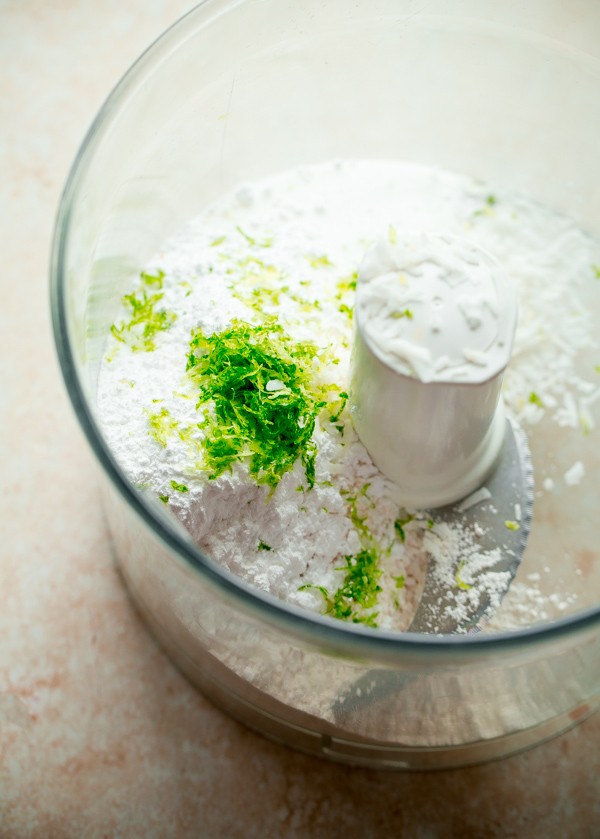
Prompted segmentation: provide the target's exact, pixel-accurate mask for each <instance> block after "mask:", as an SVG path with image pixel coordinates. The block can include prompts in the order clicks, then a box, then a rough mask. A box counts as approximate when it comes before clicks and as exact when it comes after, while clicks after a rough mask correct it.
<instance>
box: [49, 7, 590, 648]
mask: <svg viewBox="0 0 600 839" xmlns="http://www.w3.org/2000/svg"><path fill="white" fill-rule="evenodd" d="M241 3H243V0H202V2H200V3H199V4H198V5H197V6H195V7H194V8H192V9H191V10H190V11H188V12H187V13H186V14H185V15H183V16H182V17H181V18H179V19H178V20H177V21H176V22H175V23H173V24H172V25H171V26H170V27H168V28H167V29H166V30H165V31H164V32H163V33H162V34H161V35H159V36H158V38H156V39H155V40H154V41H153V42H152V43H151V44H150V45H149V46H148V47H147V48H146V49H145V50H144V51H143V52H142V53H141V55H140V56H139V57H138V58H137V59H136V60H135V61H134V63H133V64H132V65H131V66H130V67H129V69H128V70H127V71H126V72H125V73H124V75H123V76H122V77H121V78H120V80H119V81H118V82H117V84H116V85H115V86H114V88H113V89H112V91H111V92H110V93H109V94H108V96H107V98H106V99H105V101H104V103H103V104H102V106H101V108H100V109H99V111H98V113H97V115H96V116H95V118H94V120H93V121H92V123H91V125H90V127H89V128H88V130H87V132H86V133H85V135H84V138H83V140H82V142H81V145H80V147H79V149H78V151H77V154H76V156H75V159H74V161H73V163H72V165H71V168H70V170H69V174H68V177H67V180H66V183H65V186H64V188H63V191H62V194H61V197H60V201H59V205H58V209H57V213H56V217H55V223H54V232H53V239H52V245H51V254H50V308H51V317H52V327H53V334H54V344H55V349H56V353H57V356H58V360H59V364H60V368H61V372H62V376H63V380H64V383H65V386H66V390H67V393H68V396H69V399H70V401H71V405H72V407H73V409H74V411H75V415H76V417H77V420H78V422H79V424H80V426H81V428H82V430H83V432H84V434H85V436H86V438H87V441H88V444H89V445H90V447H91V449H92V451H93V452H94V454H95V456H96V458H97V460H98V462H99V465H100V467H101V470H102V472H103V474H104V476H105V477H106V478H108V482H109V484H110V485H111V486H112V488H113V489H115V490H117V492H118V493H119V494H120V496H121V497H122V499H123V500H124V501H125V502H126V504H127V506H128V507H129V508H130V510H131V511H132V512H133V513H135V514H136V516H137V517H138V518H140V519H141V520H142V521H143V523H144V525H145V526H147V527H148V528H149V530H150V532H151V534H152V536H153V537H154V538H156V539H158V540H159V541H161V542H162V543H163V544H164V545H165V546H166V547H167V548H168V549H169V551H170V553H171V555H172V556H174V557H175V558H176V559H177V560H178V561H179V562H181V563H183V565H184V566H185V568H187V569H188V570H189V571H191V572H192V573H196V574H199V575H200V576H201V577H203V578H204V581H205V582H208V583H209V584H210V585H211V586H213V587H214V588H215V589H216V590H217V591H218V592H219V593H220V594H221V595H222V596H224V597H225V598H229V599H231V600H233V601H235V604H236V606H239V607H240V608H241V609H242V611H244V612H245V613H247V614H251V615H254V616H255V617H257V618H258V619H259V620H260V621H262V622H267V623H269V624H271V625H272V626H274V627H276V628H280V629H283V630H285V631H286V632H289V633H291V634H292V635H294V636H296V637H299V638H301V639H304V640H305V641H312V642H314V643H316V644H318V645H319V646H320V647H322V646H323V645H324V644H326V645H327V647H328V649H332V648H335V649H337V650H339V651H342V652H344V653H346V654H352V655H369V656H370V657H375V658H377V659H379V660H397V658H398V656H402V657H403V658H406V657H411V656H417V657H420V656H422V655H423V654H430V655H432V656H433V655H435V654H439V655H443V656H444V657H448V655H449V654H451V655H450V658H452V659H455V660H466V659H467V658H469V659H470V658H472V657H473V656H480V655H482V654H483V653H486V654H489V653H492V652H494V651H495V652H498V653H500V652H505V653H509V652H512V653H517V652H523V651H525V650H526V649H527V648H529V647H531V646H535V647H539V646H540V645H543V644H546V643H548V644H552V643H554V642H558V641H563V640H565V639H566V638H567V637H570V636H573V635H584V634H587V632H588V631H591V630H594V629H597V628H598V627H600V605H598V606H590V607H587V608H586V609H584V610H582V611H580V612H577V613H573V614H570V615H567V616H564V617H560V618H557V619H556V620H554V621H552V622H549V623H545V624H539V625H535V626H529V627H523V628H520V629H518V630H512V631H502V632H497V633H492V634H489V635H488V634H485V633H483V634H482V633H474V634H461V635H428V634H419V633H410V632H397V631H392V630H386V629H372V628H369V627H365V626H362V625H359V624H352V623H345V622H341V621H336V620H335V619H333V618H329V617H327V616H324V615H316V614H313V613H312V612H308V611H306V610H303V609H301V608H300V607H297V606H295V605H293V604H288V603H285V602H283V601H280V600H278V599H276V598H275V597H274V596H271V595H269V594H267V593H266V592H262V591H260V590H257V589H254V588H252V587H251V586H249V585H248V584H247V583H246V582H245V581H244V580H242V579H241V578H238V577H235V576H234V575H233V574H231V573H230V572H228V571H226V570H225V569H223V568H221V567H220V566H218V565H217V563H215V562H214V561H213V560H211V559H210V557H208V556H207V555H206V554H204V553H203V552H202V551H201V550H200V549H199V548H198V547H196V546H195V545H194V543H193V542H192V540H191V537H189V538H187V539H186V538H185V537H184V536H183V535H182V533H181V531H180V529H179V527H177V526H175V524H171V523H170V522H169V521H168V520H167V519H166V517H165V519H164V521H160V520H159V517H158V516H157V515H155V514H154V512H153V507H154V504H153V502H149V500H148V499H147V498H145V497H144V496H143V495H142V493H140V492H139V491H138V490H136V489H135V488H134V486H133V485H132V484H131V483H130V482H129V480H128V479H127V477H126V475H125V473H124V472H123V470H122V469H121V467H120V466H119V464H118V463H117V461H116V460H115V458H114V456H113V454H112V453H111V451H110V449H109V447H108V446H107V444H106V443H105V441H104V439H103V436H102V434H101V432H100V428H99V426H98V423H97V422H96V419H95V417H94V414H93V411H92V410H91V409H90V406H89V404H88V400H87V398H86V395H85V389H84V387H83V385H82V382H81V380H80V378H79V375H78V372H77V364H76V354H75V350H74V347H73V344H72V341H71V338H70V332H69V316H68V311H67V294H66V283H67V278H66V270H65V266H66V254H67V252H68V248H69V238H70V233H71V226H70V224H71V209H72V206H73V203H74V201H75V199H76V198H77V194H78V186H79V184H80V183H81V181H82V180H83V178H84V175H85V174H86V172H87V170H88V167H89V164H90V161H91V160H92V159H93V156H94V152H95V150H96V149H97V148H98V146H99V145H100V143H101V141H102V137H103V135H104V133H105V132H106V131H107V130H108V128H109V127H110V124H111V121H112V119H113V118H114V117H115V115H117V114H118V112H119V105H120V103H121V101H122V100H123V99H124V98H125V97H126V96H127V95H128V94H129V93H131V92H132V91H133V90H134V88H135V86H136V84H137V83H138V82H140V81H142V80H143V78H144V74H145V72H146V71H149V70H150V69H151V68H152V66H153V65H154V63H155V61H156V59H157V58H158V56H159V55H160V54H161V53H162V54H163V55H166V53H167V52H168V51H169V50H171V49H176V48H177V47H178V46H179V45H181V44H182V43H183V42H184V41H185V40H187V38H188V37H191V36H192V35H193V34H194V33H195V32H197V31H198V30H199V29H201V28H202V27H204V26H206V25H209V24H210V22H211V21H212V20H214V19H215V18H216V17H220V16H221V15H222V14H225V13H229V12H231V11H232V10H233V9H235V7H236V6H238V5H241ZM207 12H209V14H206V13H207ZM203 18H205V19H204V20H203ZM499 28H500V29H502V28H503V27H502V26H500V27H499Z"/></svg>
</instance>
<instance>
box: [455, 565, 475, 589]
mask: <svg viewBox="0 0 600 839" xmlns="http://www.w3.org/2000/svg"><path fill="white" fill-rule="evenodd" d="M464 566H465V560H464V559H461V561H460V562H459V563H458V568H457V569H456V572H455V574H454V579H455V581H456V585H457V587H458V588H459V589H461V591H468V590H469V589H470V588H473V585H472V583H466V582H465V581H464V580H463V579H462V577H461V575H460V573H461V571H462V570H463V568H464Z"/></svg>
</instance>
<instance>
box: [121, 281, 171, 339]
mask: <svg viewBox="0 0 600 839" xmlns="http://www.w3.org/2000/svg"><path fill="white" fill-rule="evenodd" d="M164 276H165V275H164V272H163V271H158V273H156V274H149V273H148V272H146V271H142V273H141V274H140V278H141V280H142V286H141V288H139V289H138V290H137V291H134V292H132V293H131V294H126V295H125V296H124V297H123V298H122V302H123V305H124V306H125V308H127V309H130V310H131V318H130V320H129V321H127V322H125V321H121V323H119V324H116V323H113V325H112V326H111V328H110V331H111V332H112V334H113V336H114V337H115V338H116V339H117V341H120V342H121V343H123V344H128V345H129V347H130V348H131V349H132V351H133V352H152V350H155V349H156V344H155V340H154V339H155V337H156V335H157V334H158V333H159V332H164V331H165V330H167V329H169V328H170V327H171V326H172V325H173V324H174V323H175V320H176V319H177V315H176V314H175V313H174V312H167V311H165V310H164V309H159V308H158V304H159V302H160V301H161V300H162V298H163V296H164V292H163V291H161V289H162V285H163V278H164ZM153 288H156V289H158V291H156V292H154V293H151V292H150V289H153Z"/></svg>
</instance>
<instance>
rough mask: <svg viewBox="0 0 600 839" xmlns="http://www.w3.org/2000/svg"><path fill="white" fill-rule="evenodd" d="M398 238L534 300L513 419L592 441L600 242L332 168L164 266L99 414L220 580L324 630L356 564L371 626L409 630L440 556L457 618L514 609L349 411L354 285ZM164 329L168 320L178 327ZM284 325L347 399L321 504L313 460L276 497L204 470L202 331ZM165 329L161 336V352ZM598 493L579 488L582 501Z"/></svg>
mask: <svg viewBox="0 0 600 839" xmlns="http://www.w3.org/2000/svg"><path fill="white" fill-rule="evenodd" d="M390 226H392V228H393V229H395V230H402V231H404V232H405V231H414V232H417V231H428V230H437V231H444V232H447V233H450V234H455V235H460V236H462V237H466V238H469V239H471V240H472V241H473V242H475V243H476V244H478V245H480V246H481V247H483V248H485V249H486V250H487V251H489V252H490V253H491V254H492V255H493V256H494V257H495V258H496V259H497V260H498V261H499V262H500V263H501V264H502V266H503V268H504V269H505V270H506V271H507V273H508V274H509V275H510V276H511V277H512V280H513V282H514V283H515V284H516V286H517V288H518V294H519V312H520V314H519V325H518V329H517V334H516V339H515V348H514V354H513V361H512V363H511V366H510V368H509V370H508V372H507V375H506V379H505V389H504V396H505V401H506V403H507V407H508V408H509V410H511V411H512V412H513V413H514V414H515V415H516V416H517V417H518V418H519V419H520V420H521V421H522V422H523V423H525V424H526V425H530V426H535V424H536V423H537V422H538V421H539V420H540V419H541V418H542V417H544V416H546V417H548V418H550V419H552V421H554V422H555V423H556V424H558V425H559V426H564V427H570V428H574V429H578V430H580V427H581V425H582V424H584V425H585V428H586V430H587V431H588V432H589V431H590V430H591V429H592V428H593V427H594V425H595V419H594V415H593V410H594V403H595V402H596V400H597V398H598V395H599V393H600V391H599V388H598V386H597V385H595V384H594V383H593V381H587V380H584V379H582V378H580V377H579V376H578V375H576V372H575V357H576V354H577V351H578V350H579V349H580V348H581V347H584V346H586V345H589V344H590V342H591V320H590V313H589V312H588V311H587V310H586V309H585V307H584V306H583V305H582V304H580V303H578V298H577V289H578V288H579V287H580V286H581V285H582V284H584V283H586V282H589V281H590V278H591V275H592V271H593V270H594V269H593V266H594V265H596V266H597V265H599V264H600V248H599V246H598V243H596V242H594V241H593V240H592V239H591V238H589V237H588V236H587V235H586V234H584V233H583V232H582V231H580V230H579V229H578V228H577V227H575V226H574V225H573V223H572V222H570V221H569V220H568V219H566V218H564V217H561V216H558V215H556V214H554V213H551V212H550V211H548V210H546V209H544V208H542V207H540V206H539V205H537V204H535V203H533V202H531V201H529V200H527V199H525V198H523V197H521V196H519V195H504V194H502V193H501V192H500V191H499V190H494V191H493V192H492V190H491V189H490V187H489V186H486V185H482V184H479V183H475V182H473V181H472V180H470V179H467V178H464V177H461V176H457V175H454V174H449V173H446V172H441V171H438V170H435V169H430V168H426V167H422V166H417V165H413V164H403V163H396V162H394V163H391V162H375V161H364V162H351V161H348V162H341V163H331V164H323V165H320V166H315V167H307V168H302V169H297V170H293V171H290V172H286V173H284V174H282V175H279V176H276V177H273V178H270V179H268V180H265V181H262V182H257V183H254V184H247V185H244V186H243V187H242V188H240V189H239V190H238V191H237V192H236V193H235V194H233V195H228V196H226V197H224V198H223V199H222V200H221V201H219V202H217V203H216V204H214V205H213V206H211V207H210V208H208V209H207V210H206V211H205V212H204V213H203V214H202V216H200V217H199V218H197V219H195V220H194V221H192V222H191V223H190V224H189V225H188V226H186V227H185V228H184V229H183V230H182V231H181V232H180V233H179V234H178V235H177V236H175V237H173V238H172V239H170V240H169V241H168V242H167V243H166V244H165V245H164V247H163V249H162V250H161V251H159V252H158V253H157V254H156V255H155V256H154V258H153V259H152V261H151V263H150V264H149V265H148V266H147V267H146V269H145V271H146V272H147V275H148V277H149V278H148V277H147V278H146V282H145V284H144V283H143V282H142V284H141V285H140V280H139V279H138V280H136V279H135V278H132V291H135V292H136V294H137V297H136V300H137V301H138V302H139V301H140V300H142V296H141V295H142V291H140V289H141V288H142V287H143V288H144V289H145V292H146V294H147V296H148V297H149V296H151V295H153V294H161V295H162V297H161V298H160V299H157V300H156V301H155V304H154V307H153V310H152V311H153V313H154V314H153V317H152V318H150V321H144V320H143V317H141V319H140V323H139V324H138V325H135V324H134V325H133V327H132V328H131V329H128V328H127V327H128V325H129V324H131V322H132V315H133V316H135V314H136V312H135V310H134V309H133V305H134V304H132V303H131V302H129V303H126V304H125V305H124V306H123V310H122V312H120V313H119V314H118V315H117V318H116V321H115V324H116V328H115V332H114V335H115V337H113V338H111V339H110V341H109V345H108V347H107V354H106V358H105V361H104V362H103V366H102V370H101V374H100V378H99V385H98V408H99V412H100V415H101V419H102V424H103V429H104V432H105V434H106V437H107V440H108V443H109V445H110V447H111V449H112V450H113V452H114V454H115V456H116V457H117V459H118V460H119V461H120V463H121V465H122V466H123V468H124V470H125V471H126V472H127V474H128V475H129V476H130V478H131V480H132V481H133V482H134V483H135V484H136V485H137V486H140V487H144V488H148V489H150V490H151V491H153V492H155V493H156V494H157V495H158V496H160V497H161V498H162V500H163V501H164V502H165V503H166V504H167V505H168V507H169V508H170V510H172V512H173V513H174V514H175V515H176V516H177V517H178V518H179V519H180V520H181V521H182V522H183V524H184V525H185V526H186V527H187V529H188V530H189V532H190V533H191V535H192V537H193V538H194V540H195V541H196V542H197V544H198V545H199V546H200V547H201V548H202V549H204V550H205V551H206V552H207V553H209V554H210V555H211V556H212V557H213V558H214V559H215V560H216V561H217V562H219V563H221V564H222V565H223V566H225V567H226V568H228V569H229V570H231V571H232V572H233V573H234V574H237V575H240V576H242V577H244V578H245V579H246V580H247V581H248V582H250V583H251V584H253V585H254V586H256V587H258V588H261V589H263V590H266V591H268V592H270V593H271V594H273V595H274V596H276V597H278V598H281V599H284V600H287V601H289V602H292V603H296V604H298V605H300V606H303V607H305V608H306V609H309V610H313V611H318V612H322V611H324V610H325V609H326V608H327V604H328V603H329V606H331V603H332V599H333V597H334V594H335V592H336V591H339V590H340V588H341V587H342V586H343V583H344V579H345V575H346V573H347V572H348V567H349V565H348V563H350V564H351V563H352V560H348V559H347V558H348V557H357V556H358V555H360V553H361V551H362V552H371V554H372V555H376V557H377V562H378V568H379V571H380V576H379V577H378V578H377V583H378V586H379V587H380V589H381V591H378V592H377V593H376V602H375V603H374V604H371V605H369V606H366V607H364V608H363V607H361V608H358V607H357V608H356V609H355V610H354V611H353V615H354V618H355V619H359V620H366V621H371V622H374V623H375V624H376V625H378V626H380V627H388V628H394V629H398V630H402V629H405V628H406V627H407V626H408V625H409V624H410V620H411V616H412V614H413V612H414V609H415V607H416V604H417V602H418V595H419V591H420V587H421V586H422V584H423V579H424V573H425V568H426V553H425V550H424V547H427V549H428V550H430V551H431V552H432V553H433V555H434V556H435V555H436V554H437V556H438V560H439V561H440V562H441V561H442V557H443V559H444V563H445V565H444V567H445V569H446V572H447V575H448V580H449V584H450V585H454V586H457V591H456V592H455V594H456V603H457V605H456V608H460V605H461V602H462V603H463V604H464V603H466V602H467V600H470V601H472V600H473V599H474V598H476V597H478V595H479V592H481V591H483V590H485V591H486V592H487V593H488V594H492V595H493V594H494V592H496V593H501V592H503V591H504V589H505V587H506V580H505V578H504V576H503V575H502V574H496V575H495V572H494V570H493V564H494V556H493V555H492V554H488V555H481V554H479V553H478V552H477V551H476V550H475V549H474V548H473V547H472V546H471V548H470V549H469V550H467V551H466V552H465V550H464V544H465V540H464V538H463V537H464V534H460V535H461V538H460V539H459V538H458V536H457V533H454V534H452V533H447V532H445V531H444V527H445V526H437V525H436V524H435V513H433V514H432V515H430V514H429V513H421V512H418V511H414V510H404V509H401V508H400V507H399V505H398V503H397V501H396V493H395V485H394V484H393V483H392V482H391V481H389V480H388V479H386V478H385V477H384V476H382V475H381V473H379V471H378V470H377V469H376V467H375V466H374V465H373V463H372V461H371V459H370V457H369V455H368V454H367V452H366V450H365V448H364V447H363V446H362V444H361V443H360V441H359V440H358V438H357V436H356V434H355V432H354V430H353V428H352V425H351V423H350V420H349V412H348V410H347V408H343V398H342V397H341V396H340V392H342V393H343V392H344V391H345V389H346V388H347V384H348V367H349V347H350V344H351V334H352V307H353V298H354V291H353V288H354V278H355V272H356V270H357V267H358V265H359V263H360V261H361V259H362V257H363V255H364V252H365V250H366V248H367V247H368V246H369V245H370V244H371V243H372V242H373V241H375V240H377V239H380V238H381V236H382V235H386V233H387V231H388V230H389V229H390ZM163 274H164V276H163ZM565 299H568V301H569V306H568V309H565V306H564V300H565ZM135 305H137V303H136V304H135ZM147 311H148V310H147ZM159 312H165V313H166V314H165V315H164V316H162V321H161V320H160V318H159V319H157V318H156V315H157V313H159ZM268 316H275V318H276V320H277V322H278V324H280V326H281V327H283V329H284V330H285V331H286V333H288V334H289V335H290V336H291V337H292V338H293V339H294V340H295V341H299V342H301V341H311V342H314V343H315V344H316V345H317V347H318V348H319V355H320V357H321V361H320V362H318V361H316V360H315V362H314V365H313V370H312V375H313V377H314V380H315V382H317V383H318V384H320V385H322V386H323V388H324V389H326V388H327V387H330V388H331V390H330V394H329V397H328V398H329V399H330V405H329V406H328V407H327V408H326V409H324V410H323V411H321V413H320V415H319V417H318V419H317V420H316V425H315V430H314V434H313V441H314V443H315V444H316V450H317V455H316V463H315V470H316V472H315V483H314V487H312V488H311V487H310V483H311V481H310V479H309V475H308V471H307V469H306V468H305V465H303V463H302V462H300V461H297V462H296V464H295V465H294V467H293V468H292V469H290V470H289V471H287V472H285V473H284V474H283V476H282V477H281V480H280V482H279V483H278V484H277V486H276V488H275V490H274V492H272V493H271V487H269V486H265V485H262V486H258V485H257V484H256V481H255V480H254V479H253V478H252V477H251V476H250V475H249V474H248V468H247V466H246V465H245V464H242V463H234V465H233V467H232V469H231V470H227V471H225V472H224V473H223V474H220V475H219V476H218V477H216V478H214V479H213V478H212V477H211V473H210V470H207V468H206V463H205V460H204V448H203V440H204V432H203V430H202V429H201V428H198V423H199V422H202V420H203V418H204V417H205V416H210V415H211V407H210V406H201V407H200V409H198V407H197V402H198V398H199V397H198V386H197V383H196V382H195V381H194V379H193V377H192V376H191V375H190V374H189V372H186V364H187V362H188V356H189V353H190V346H189V345H190V336H191V334H192V331H193V330H197V329H198V328H200V329H201V330H202V332H203V334H204V336H210V335H212V334H215V333H220V332H222V331H223V330H226V329H227V328H228V327H229V326H230V325H231V323H232V321H234V319H239V321H243V322H246V323H250V324H254V325H259V324H261V323H264V322H265V317H268ZM149 322H151V323H154V324H156V325H157V326H158V327H160V328H157V330H156V332H155V333H154V331H153V330H152V329H149V330H148V329H146V333H144V328H145V325H146V324H147V323H149ZM117 339H119V340H117ZM132 347H133V350H132ZM281 387H282V383H281V382H279V381H278V380H277V379H273V380H272V381H270V382H268V386H267V387H266V388H265V391H266V392H267V393H268V394H270V395H271V396H272V397H273V398H277V392H278V391H279V390H280V389H281ZM342 408H343V410H342ZM338 409H339V411H341V413H339V411H338ZM338 413H339V416H337V414H338ZM332 416H333V417H334V420H333V421H332V419H331V417H332ZM247 454H248V453H247V452H246V455H247ZM244 459H245V462H247V460H248V458H247V456H246V457H245V458H244ZM583 476H584V472H583V470H582V469H577V470H575V471H573V472H572V473H571V475H570V477H569V478H568V479H567V483H569V482H576V481H579V480H582V479H583ZM544 485H545V486H546V487H549V484H548V483H545V484H544ZM432 519H433V521H432ZM461 546H462V547H461ZM341 567H343V568H344V569H345V570H340V568H341ZM446 572H445V573H446ZM457 573H459V575H460V576H459V578H457V576H456V575H457ZM457 579H458V580H459V582H458V583H457ZM460 581H462V583H463V584H464V585H463V586H461V585H460ZM320 588H321V589H322V590H319V589H320ZM325 590H326V593H327V596H328V600H327V599H326V596H325V594H324V593H323V592H324V591H325ZM533 618H534V615H533V614H530V615H529V620H532V619H533Z"/></svg>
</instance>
